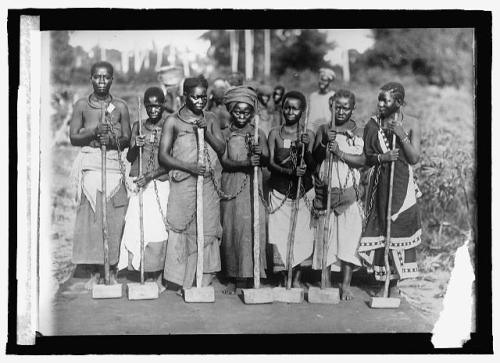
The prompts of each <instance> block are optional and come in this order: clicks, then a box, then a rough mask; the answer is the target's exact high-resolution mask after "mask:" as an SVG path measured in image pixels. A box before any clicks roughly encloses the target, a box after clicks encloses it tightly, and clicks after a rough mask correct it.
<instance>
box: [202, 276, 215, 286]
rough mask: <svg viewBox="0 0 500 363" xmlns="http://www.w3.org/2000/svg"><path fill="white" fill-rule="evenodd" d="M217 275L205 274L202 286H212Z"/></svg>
mask: <svg viewBox="0 0 500 363" xmlns="http://www.w3.org/2000/svg"><path fill="white" fill-rule="evenodd" d="M214 277H215V274H209V273H206V274H203V277H202V279H201V286H203V287H205V286H210V285H211V284H212V280H213V278H214Z"/></svg>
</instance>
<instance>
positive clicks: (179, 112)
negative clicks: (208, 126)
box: [177, 104, 205, 125]
mask: <svg viewBox="0 0 500 363" xmlns="http://www.w3.org/2000/svg"><path fill="white" fill-rule="evenodd" d="M185 107H186V105H185V104H184V105H182V107H181V108H180V109H179V111H177V117H179V120H181V121H182V122H185V123H187V124H193V125H194V124H196V123H197V122H198V121H199V120H201V119H204V118H205V112H204V111H203V110H202V111H201V117H200V118H199V119H197V120H195V121H187V120H184V119H183V118H182V116H181V111H182V110H183V109H184V108H185Z"/></svg>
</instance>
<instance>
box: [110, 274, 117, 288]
mask: <svg viewBox="0 0 500 363" xmlns="http://www.w3.org/2000/svg"><path fill="white" fill-rule="evenodd" d="M117 283H118V280H117V279H116V274H114V273H112V274H110V276H109V284H110V285H116V284H117Z"/></svg>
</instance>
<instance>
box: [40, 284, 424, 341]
mask: <svg viewBox="0 0 500 363" xmlns="http://www.w3.org/2000/svg"><path fill="white" fill-rule="evenodd" d="M119 280H120V282H121V283H123V296H122V298H121V299H101V300H94V299H92V297H91V294H90V292H87V291H86V290H85V289H84V283H85V281H86V279H84V278H75V277H72V278H71V279H69V280H68V281H66V282H65V283H64V284H63V285H61V287H60V289H59V291H58V293H57V295H56V297H55V301H54V305H53V306H54V320H53V321H54V334H55V335H122V334H124V335H128V334H138V335H144V334H157V335H163V334H242V333H244V334H266V333H272V334H279V333H390V332H411V333H421V332H427V333H428V332H430V331H431V330H432V325H431V324H430V323H429V321H427V320H426V319H424V318H423V316H422V315H421V314H420V313H419V312H418V311H417V310H416V309H415V308H414V307H412V306H411V305H410V304H408V302H406V301H405V300H404V299H402V302H401V306H400V308H399V309H370V308H369V307H368V301H369V299H370V295H369V294H368V292H367V291H365V289H364V288H361V287H360V286H354V287H353V293H354V300H353V301H350V302H343V301H341V302H340V303H339V304H336V305H322V304H310V303H308V302H307V301H304V302H303V303H302V304H285V303H273V304H265V305H245V304H244V303H243V301H242V299H241V297H239V296H236V295H232V296H229V295H224V294H222V288H223V285H221V284H220V283H219V282H218V281H216V282H215V283H214V287H215V291H216V296H215V298H216V301H215V303H205V304H201V303H197V304H188V303H185V302H184V301H183V299H182V298H181V297H180V296H178V295H176V293H175V292H174V291H173V290H167V291H165V292H164V293H162V294H161V295H160V298H159V299H156V300H140V301H129V300H128V298H127V295H126V283H127V280H126V279H124V278H120V279H119ZM306 298H307V294H306ZM42 333H43V332H42Z"/></svg>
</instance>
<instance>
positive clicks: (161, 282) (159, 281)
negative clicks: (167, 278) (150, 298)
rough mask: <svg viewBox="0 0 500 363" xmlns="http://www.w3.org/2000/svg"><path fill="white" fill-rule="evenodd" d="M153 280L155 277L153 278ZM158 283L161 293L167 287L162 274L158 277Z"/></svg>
mask: <svg viewBox="0 0 500 363" xmlns="http://www.w3.org/2000/svg"><path fill="white" fill-rule="evenodd" d="M151 280H153V279H151ZM155 282H156V284H157V285H158V293H159V294H161V293H162V292H163V291H165V290H166V289H167V288H166V287H165V286H163V276H162V274H160V275H159V276H158V278H157V279H156V281H155Z"/></svg>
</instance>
